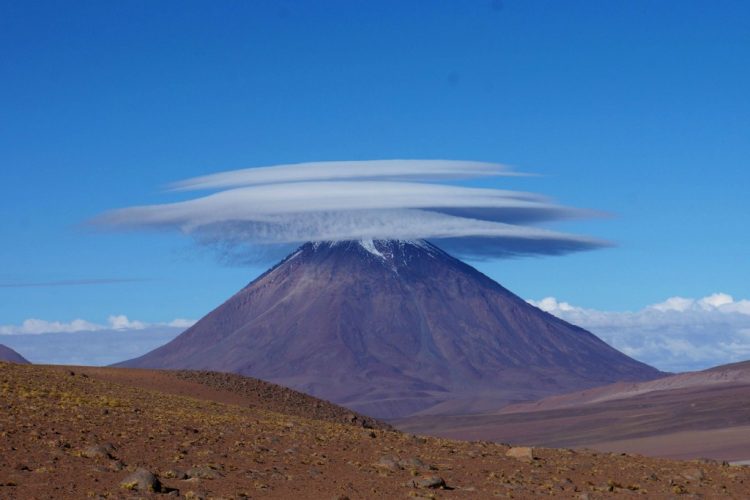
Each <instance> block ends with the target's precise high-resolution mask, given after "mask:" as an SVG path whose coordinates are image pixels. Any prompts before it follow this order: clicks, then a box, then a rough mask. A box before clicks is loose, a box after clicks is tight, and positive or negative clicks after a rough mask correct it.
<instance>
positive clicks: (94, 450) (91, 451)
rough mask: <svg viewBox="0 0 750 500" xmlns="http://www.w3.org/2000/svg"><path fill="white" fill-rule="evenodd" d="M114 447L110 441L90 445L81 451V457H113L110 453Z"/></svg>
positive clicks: (113, 450)
mask: <svg viewBox="0 0 750 500" xmlns="http://www.w3.org/2000/svg"><path fill="white" fill-rule="evenodd" d="M114 452H115V447H114V446H112V445H111V444H110V443H103V444H95V445H91V446H89V447H88V448H86V449H85V450H83V451H82V452H81V456H82V457H86V458H114V456H113V455H112V454H113V453H114Z"/></svg>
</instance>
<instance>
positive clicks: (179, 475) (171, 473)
mask: <svg viewBox="0 0 750 500" xmlns="http://www.w3.org/2000/svg"><path fill="white" fill-rule="evenodd" d="M161 476H162V477H166V478H168V479H187V478H188V475H187V474H186V473H185V472H184V471H181V470H179V469H169V470H167V471H164V472H163V473H162V474H161Z"/></svg>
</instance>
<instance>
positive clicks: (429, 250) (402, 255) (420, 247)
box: [289, 238, 447, 268]
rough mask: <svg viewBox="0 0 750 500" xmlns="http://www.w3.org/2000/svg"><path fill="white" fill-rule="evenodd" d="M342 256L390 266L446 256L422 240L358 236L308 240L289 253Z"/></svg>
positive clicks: (296, 254) (395, 266)
mask: <svg viewBox="0 0 750 500" xmlns="http://www.w3.org/2000/svg"><path fill="white" fill-rule="evenodd" d="M337 254H338V255H343V254H351V255H356V256H358V257H364V258H368V259H373V260H376V261H381V262H384V263H386V264H390V265H391V266H392V267H393V268H399V267H402V266H406V265H408V264H409V262H411V261H413V260H414V259H416V258H423V257H438V256H447V254H445V253H444V252H443V251H442V250H440V249H439V248H438V247H436V246H435V245H433V244H432V243H429V242H428V241H425V240H396V239H370V238H368V239H360V240H340V241H315V242H309V243H306V244H304V245H302V247H300V249H299V250H298V251H297V252H295V253H293V254H292V255H290V257H289V258H290V259H291V258H294V257H297V256H298V255H308V256H313V255H318V256H322V255H326V256H330V255H337Z"/></svg>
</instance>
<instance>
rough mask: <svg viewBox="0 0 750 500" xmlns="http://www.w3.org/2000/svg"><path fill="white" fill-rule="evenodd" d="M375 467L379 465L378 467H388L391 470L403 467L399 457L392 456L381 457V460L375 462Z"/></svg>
mask: <svg viewBox="0 0 750 500" xmlns="http://www.w3.org/2000/svg"><path fill="white" fill-rule="evenodd" d="M375 467H377V468H378V469H387V470H391V471H397V470H401V469H403V467H402V466H401V464H400V463H399V461H398V459H396V458H395V457H392V456H384V457H381V458H380V460H378V461H377V462H376V463H375Z"/></svg>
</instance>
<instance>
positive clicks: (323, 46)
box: [0, 0, 750, 325]
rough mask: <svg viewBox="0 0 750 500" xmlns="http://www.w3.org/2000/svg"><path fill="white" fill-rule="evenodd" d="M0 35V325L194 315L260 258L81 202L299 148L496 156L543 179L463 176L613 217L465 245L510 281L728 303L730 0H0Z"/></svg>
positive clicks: (736, 110) (734, 104)
mask: <svg viewBox="0 0 750 500" xmlns="http://www.w3.org/2000/svg"><path fill="white" fill-rule="evenodd" d="M0 53H1V54H2V57H0V193H1V194H2V196H0V211H1V212H2V214H3V217H2V222H0V241H2V245H0V262H2V267H1V268H0V285H1V286H0V324H4V325H9V324H20V323H21V322H22V321H24V320H25V319H28V318H43V319H45V320H49V321H71V320H73V319H75V318H85V319H86V320H88V321H93V322H95V323H100V324H104V323H105V322H106V321H107V319H106V318H107V317H108V316H110V315H113V314H126V315H127V316H128V317H130V318H137V319H138V320H141V321H144V322H149V323H166V322H169V321H171V320H173V319H174V318H198V317H200V316H201V315H203V314H204V313H205V312H207V311H209V310H210V309H212V308H213V307H214V306H216V305H217V304H219V303H220V302H222V301H223V300H224V299H225V298H227V297H228V296H229V295H231V294H232V293H233V292H234V291H236V290H237V289H239V288H240V287H242V286H243V285H244V284H246V283H247V282H248V281H250V280H251V279H252V278H254V277H255V276H256V275H257V274H258V273H259V272H261V271H262V269H261V268H260V267H249V268H237V267H226V266H222V265H220V264H218V263H217V262H216V260H215V259H214V258H213V256H212V255H211V254H210V253H209V252H207V251H205V250H201V249H197V248H195V247H194V246H193V245H192V244H191V243H190V241H189V240H187V239H185V238H181V237H180V236H178V235H170V234H162V233H155V232H154V233H148V232H146V233H139V232H133V233H102V232H96V231H92V230H91V229H90V228H88V227H86V226H85V225H84V224H83V222H84V221H86V220H87V219H89V218H91V217H93V216H96V215H97V214H99V213H101V212H103V211H105V210H108V209H112V208H118V207H124V206H129V205H137V204H145V203H160V202H164V201H172V200H180V199H184V198H185V197H186V195H185V194H179V193H164V192H163V190H162V188H163V186H164V185H166V184H168V183H170V182H173V181H177V180H181V179H184V178H188V177H192V176H196V175H203V174H207V173H211V172H216V171H221V170H230V169H235V168H244V167H252V166H262V165H273V164H278V163H291V162H303V161H316V160H361V159H379V158H448V159H468V160H481V161H491V162H500V163H507V164H512V165H515V166H517V167H518V168H519V169H520V170H523V171H530V172H535V173H539V174H542V175H541V176H540V177H531V178H499V179H495V180H491V181H482V182H484V183H486V184H487V185H491V186H495V187H503V188H508V189H520V190H529V191H534V192H539V193H543V194H546V195H549V196H552V197H554V198H555V199H557V200H559V201H560V202H562V203H565V204H570V205H574V206H580V207H590V208H595V209H600V210H605V211H609V212H612V213H613V214H614V217H612V218H610V219H604V220H589V221H577V222H566V223H564V224H557V225H555V226H552V227H553V228H555V229H560V230H566V231H573V232H579V233H584V234H588V235H591V236H595V237H600V238H603V239H608V240H612V241H614V242H616V243H617V245H618V246H617V247H616V248H612V249H605V250H597V251H592V252H583V253H579V254H574V255H570V256H565V257H544V258H541V257H540V258H524V259H513V260H502V261H496V262H483V263H478V264H477V266H478V267H479V268H480V269H481V270H482V271H484V272H485V273H487V274H489V275H490V276H491V277H493V278H495V279H496V280H498V281H499V282H501V283H502V284H504V285H505V286H506V287H508V288H510V289H511V290H513V291H515V292H516V293H518V294H519V295H521V296H522V297H524V298H529V299H532V298H533V299H541V298H542V297H546V296H554V297H557V298H559V299H561V300H565V301H568V302H570V303H573V304H575V305H577V306H581V307H586V308H594V309H601V310H609V311H623V310H637V309H640V308H643V307H645V306H647V305H649V304H655V303H659V302H661V301H663V300H665V299H666V298H668V297H673V296H684V297H693V298H696V299H697V298H700V297H706V296H709V295H710V294H713V293H716V292H722V293H726V294H730V295H732V296H733V297H735V298H736V299H741V298H750V284H749V283H750V281H749V280H748V272H747V271H748V258H747V255H748V254H750V252H749V251H748V246H749V245H748V243H749V237H748V234H750V231H748V229H750V227H749V226H750V224H748V213H750V201H748V196H747V192H748V186H749V185H750V173H749V170H748V168H747V167H748V159H749V158H750V141H748V138H749V137H750V99H748V91H747V89H749V88H750V4H748V3H746V2H740V1H737V2H732V1H718V2H689V1H685V2H679V3H672V2H639V1H630V2H594V1H587V2H575V1H566V2H557V1H548V2H542V1H523V2H522V1H511V0H505V1H502V2H499V1H494V2H492V1H477V2H471V1H468V2H467V1H438V2H421V1H419V2H417V1H403V0H402V1H393V2H387V1H386V2H364V1H350V0H349V1H325V2H302V1H299V2H283V1H280V2H271V1H268V2H260V1H259V2H185V1H180V2H176V1H175V2H167V1H164V2H146V1H144V2H137V1H132V2H121V3H114V2H98V1H92V2H76V3H75V4H64V3H60V2H26V1H5V0H0ZM110 279H111V280H123V281H116V282H112V283H106V284H105V283H95V284H77V285H73V284H67V285H58V286H39V285H41V284H44V283H51V282H58V281H81V280H83V281H86V280H110ZM30 284H37V286H23V287H19V286H17V285H30Z"/></svg>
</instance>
